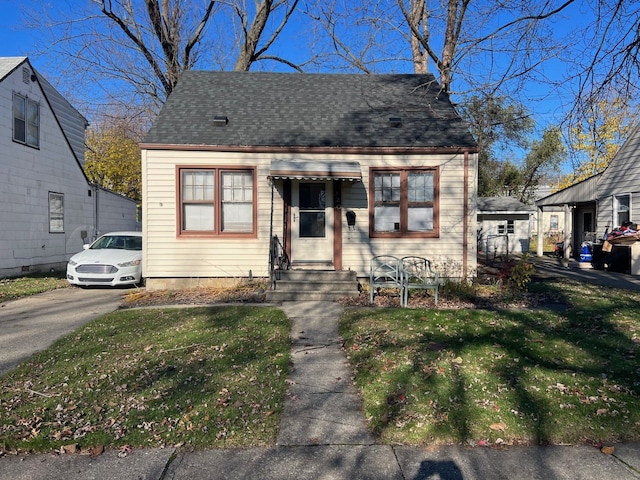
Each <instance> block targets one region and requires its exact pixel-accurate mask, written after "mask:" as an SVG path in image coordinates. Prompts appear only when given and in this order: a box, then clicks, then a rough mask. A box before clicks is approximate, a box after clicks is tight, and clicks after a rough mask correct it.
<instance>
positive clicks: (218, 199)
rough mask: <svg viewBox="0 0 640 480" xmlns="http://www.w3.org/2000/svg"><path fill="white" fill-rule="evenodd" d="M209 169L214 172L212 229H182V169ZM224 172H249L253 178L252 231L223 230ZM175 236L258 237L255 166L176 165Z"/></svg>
mask: <svg viewBox="0 0 640 480" xmlns="http://www.w3.org/2000/svg"><path fill="white" fill-rule="evenodd" d="M197 170H200V171H209V172H211V171H212V172H214V200H213V202H206V203H207V204H208V203H213V208H214V230H212V231H202V230H183V229H182V172H183V171H197ZM225 172H246V173H251V176H252V179H253V192H252V226H253V228H252V231H251V232H223V231H222V230H221V221H222V215H221V211H222V189H221V188H220V185H221V181H220V179H221V174H222V173H225ZM176 222H177V223H176V236H177V237H178V238H225V239H233V238H257V237H258V182H257V168H256V167H254V166H252V167H247V166H237V165H176Z"/></svg>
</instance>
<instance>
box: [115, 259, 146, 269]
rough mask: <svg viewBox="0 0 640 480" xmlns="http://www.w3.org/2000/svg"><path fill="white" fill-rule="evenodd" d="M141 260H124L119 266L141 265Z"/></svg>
mask: <svg viewBox="0 0 640 480" xmlns="http://www.w3.org/2000/svg"><path fill="white" fill-rule="evenodd" d="M140 262H141V260H140V259H138V260H131V261H129V262H122V263H119V264H118V266H119V267H135V266H136V265H140Z"/></svg>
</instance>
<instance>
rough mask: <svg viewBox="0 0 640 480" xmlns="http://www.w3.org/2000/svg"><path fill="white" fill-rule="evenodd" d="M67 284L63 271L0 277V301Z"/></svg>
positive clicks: (62, 286)
mask: <svg viewBox="0 0 640 480" xmlns="http://www.w3.org/2000/svg"><path fill="white" fill-rule="evenodd" d="M67 286H68V283H67V280H66V278H65V273H64V272H54V273H46V274H44V273H43V274H34V275H27V276H24V277H17V278H3V279H0V302H6V301H9V300H15V299H17V298H21V297H26V296H29V295H35V294H37V293H42V292H46V291H49V290H55V289H57V288H65V287H67Z"/></svg>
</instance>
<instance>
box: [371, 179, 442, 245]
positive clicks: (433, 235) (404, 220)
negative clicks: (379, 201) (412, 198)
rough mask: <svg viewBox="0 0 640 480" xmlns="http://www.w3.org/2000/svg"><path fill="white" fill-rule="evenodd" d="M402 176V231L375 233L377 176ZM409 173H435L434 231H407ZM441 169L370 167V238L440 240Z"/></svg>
mask: <svg viewBox="0 0 640 480" xmlns="http://www.w3.org/2000/svg"><path fill="white" fill-rule="evenodd" d="M384 172H387V173H399V174H400V230H399V231H398V232H376V231H375V215H374V210H375V174H376V173H384ZM409 172H433V175H434V178H433V190H434V192H433V230H432V231H430V232H410V231H407V223H408V216H409V214H408V207H409V202H408V198H407V174H408V173H409ZM439 205H440V168H439V167H370V168H369V237H370V238H439V237H440V208H439Z"/></svg>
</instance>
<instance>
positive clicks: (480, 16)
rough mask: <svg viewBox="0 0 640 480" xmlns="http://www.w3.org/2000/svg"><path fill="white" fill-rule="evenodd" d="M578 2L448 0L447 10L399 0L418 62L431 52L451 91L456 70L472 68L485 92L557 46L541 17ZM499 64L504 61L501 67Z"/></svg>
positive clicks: (469, 79)
mask: <svg viewBox="0 0 640 480" xmlns="http://www.w3.org/2000/svg"><path fill="white" fill-rule="evenodd" d="M573 2H574V0H566V1H564V2H563V3H560V4H559V5H554V2H553V1H547V0H544V1H541V2H536V1H529V2H522V1H519V0H511V1H510V0H506V1H502V2H485V1H478V0H446V2H444V6H445V8H444V9H429V8H428V6H427V0H397V3H398V7H399V8H400V11H401V12H402V15H403V17H404V20H405V22H406V24H407V26H408V28H409V30H410V32H411V33H410V35H411V44H412V51H413V55H414V64H417V65H421V64H422V63H423V59H422V56H423V55H425V54H426V55H427V56H428V58H429V60H430V61H431V62H432V63H433V64H434V65H435V67H436V69H437V71H438V74H439V77H440V84H441V86H442V89H443V90H444V91H445V92H447V93H449V92H451V88H452V83H453V79H454V76H455V75H456V74H458V75H460V76H462V75H465V74H466V73H467V72H469V73H471V74H470V75H465V78H464V80H465V82H466V83H467V84H468V85H470V86H471V87H472V90H476V91H478V90H482V91H484V92H485V93H489V91H494V92H495V91H496V90H497V89H498V87H499V86H500V85H501V84H502V83H504V82H505V81H507V80H511V79H516V78H518V77H520V76H522V75H526V74H527V73H528V72H530V71H531V70H532V69H533V68H535V67H536V65H538V64H539V63H541V62H542V61H543V60H544V59H545V58H548V56H549V55H550V52H549V50H552V49H553V45H550V44H549V43H548V42H547V41H546V40H547V39H548V38H549V35H548V32H547V31H545V29H544V25H542V21H543V20H546V19H548V18H550V17H553V16H554V15H556V14H558V13H560V12H561V11H562V10H564V9H565V8H566V7H568V6H569V5H570V4H571V3H573ZM416 44H419V45H420V47H421V49H416V48H415V47H414V45H416ZM499 57H501V62H498V61H497V60H498V58H499ZM470 62H477V63H476V64H475V67H476V68H472V69H465V67H468V66H469V65H470ZM499 63H500V64H503V65H504V66H503V67H500V68H499V67H498V64H499ZM483 70H484V71H483ZM474 86H475V87H476V88H473V87H474ZM479 87H481V88H479Z"/></svg>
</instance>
